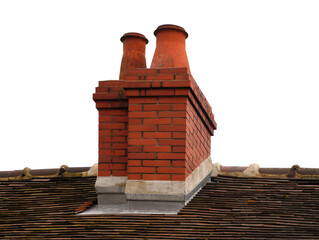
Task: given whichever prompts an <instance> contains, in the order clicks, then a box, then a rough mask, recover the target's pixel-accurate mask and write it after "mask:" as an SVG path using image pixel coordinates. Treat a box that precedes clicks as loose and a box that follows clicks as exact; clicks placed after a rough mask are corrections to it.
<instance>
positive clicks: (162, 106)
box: [144, 104, 172, 111]
mask: <svg viewBox="0 0 319 240" xmlns="http://www.w3.org/2000/svg"><path fill="white" fill-rule="evenodd" d="M171 109H172V105H170V104H145V105H144V111H163V110H171Z"/></svg>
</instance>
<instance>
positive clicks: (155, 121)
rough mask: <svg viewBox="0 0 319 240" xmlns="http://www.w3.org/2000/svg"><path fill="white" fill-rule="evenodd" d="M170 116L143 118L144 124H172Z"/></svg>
mask: <svg viewBox="0 0 319 240" xmlns="http://www.w3.org/2000/svg"><path fill="white" fill-rule="evenodd" d="M171 122H172V120H171V119H170V118H148V119H144V120H143V124H171Z"/></svg>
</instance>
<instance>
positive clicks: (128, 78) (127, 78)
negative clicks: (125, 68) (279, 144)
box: [125, 75, 139, 81]
mask: <svg viewBox="0 0 319 240" xmlns="http://www.w3.org/2000/svg"><path fill="white" fill-rule="evenodd" d="M125 80H128V81H131V80H139V76H138V75H126V76H125Z"/></svg>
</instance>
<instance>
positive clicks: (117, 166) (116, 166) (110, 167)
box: [99, 163, 126, 170]
mask: <svg viewBox="0 0 319 240" xmlns="http://www.w3.org/2000/svg"><path fill="white" fill-rule="evenodd" d="M99 168H100V169H102V170H114V169H120V170H123V169H125V168H126V164H123V163H100V164H99Z"/></svg>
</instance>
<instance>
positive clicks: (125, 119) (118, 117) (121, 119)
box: [113, 116, 128, 123]
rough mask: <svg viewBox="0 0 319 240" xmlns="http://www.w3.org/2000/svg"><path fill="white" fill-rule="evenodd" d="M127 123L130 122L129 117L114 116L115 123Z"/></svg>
mask: <svg viewBox="0 0 319 240" xmlns="http://www.w3.org/2000/svg"><path fill="white" fill-rule="evenodd" d="M127 121H128V117H127V116H113V122H115V123H123V122H127Z"/></svg>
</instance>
